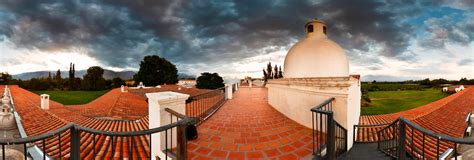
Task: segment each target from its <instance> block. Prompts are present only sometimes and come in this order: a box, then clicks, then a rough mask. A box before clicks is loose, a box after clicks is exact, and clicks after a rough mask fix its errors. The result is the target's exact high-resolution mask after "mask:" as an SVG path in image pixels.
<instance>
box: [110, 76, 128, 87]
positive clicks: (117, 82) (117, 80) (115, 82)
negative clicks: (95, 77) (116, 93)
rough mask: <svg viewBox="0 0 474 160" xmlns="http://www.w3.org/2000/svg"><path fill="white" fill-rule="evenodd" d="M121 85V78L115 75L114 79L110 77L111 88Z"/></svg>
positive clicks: (122, 82) (122, 81)
mask: <svg viewBox="0 0 474 160" xmlns="http://www.w3.org/2000/svg"><path fill="white" fill-rule="evenodd" d="M122 85H125V81H124V80H123V79H122V78H120V77H115V78H114V79H112V88H118V87H121V86H122Z"/></svg>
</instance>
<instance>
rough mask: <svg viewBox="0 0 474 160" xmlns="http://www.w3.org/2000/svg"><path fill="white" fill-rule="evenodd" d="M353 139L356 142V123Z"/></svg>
mask: <svg viewBox="0 0 474 160" xmlns="http://www.w3.org/2000/svg"><path fill="white" fill-rule="evenodd" d="M352 141H353V142H356V126H355V125H354V130H352Z"/></svg>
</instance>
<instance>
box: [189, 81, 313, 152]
mask: <svg viewBox="0 0 474 160" xmlns="http://www.w3.org/2000/svg"><path fill="white" fill-rule="evenodd" d="M198 133H199V138H198V139H197V140H194V141H191V142H190V143H189V144H188V152H189V157H188V158H189V159H301V158H310V156H311V148H312V143H311V140H312V137H311V134H312V132H311V129H309V128H306V127H304V126H302V125H299V124H297V123H296V122H294V121H292V120H290V119H289V118H287V117H285V116H284V115H283V114H281V113H279V112H278V111H277V110H275V109H274V108H273V107H272V106H270V105H269V104H268V102H267V89H265V88H240V89H239V91H237V92H235V94H234V99H232V100H229V101H227V102H226V104H224V106H223V107H222V108H221V109H220V110H219V111H217V112H216V113H215V115H213V116H212V117H211V118H209V119H208V120H207V121H206V122H204V123H203V124H201V125H200V126H198Z"/></svg>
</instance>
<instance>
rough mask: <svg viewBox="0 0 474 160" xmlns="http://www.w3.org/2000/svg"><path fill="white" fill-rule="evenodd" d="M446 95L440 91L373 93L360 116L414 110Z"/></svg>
mask: <svg viewBox="0 0 474 160" xmlns="http://www.w3.org/2000/svg"><path fill="white" fill-rule="evenodd" d="M446 96H448V94H445V93H442V92H441V90H440V89H425V90H407V91H373V92H369V97H370V100H371V101H372V102H371V103H370V105H369V106H368V107H362V115H373V114H386V113H395V112H399V111H404V110H408V109H412V108H416V107H419V106H422V105H425V104H428V103H431V102H433V101H436V100H438V99H441V98H443V97H446Z"/></svg>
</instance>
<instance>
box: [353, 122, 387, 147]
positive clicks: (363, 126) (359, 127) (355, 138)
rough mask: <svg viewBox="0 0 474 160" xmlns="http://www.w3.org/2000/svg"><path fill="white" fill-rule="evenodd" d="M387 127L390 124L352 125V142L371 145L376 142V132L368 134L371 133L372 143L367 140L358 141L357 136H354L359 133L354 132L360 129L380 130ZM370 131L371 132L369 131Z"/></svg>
mask: <svg viewBox="0 0 474 160" xmlns="http://www.w3.org/2000/svg"><path fill="white" fill-rule="evenodd" d="M387 125H390V123H384V124H356V125H354V127H353V132H352V140H353V142H358V143H373V142H377V140H376V139H375V138H374V137H378V133H377V132H378V131H375V133H374V132H370V133H373V134H372V136H373V137H372V138H373V139H374V140H373V141H371V140H368V141H364V140H358V138H359V136H356V134H360V133H359V130H357V131H356V129H361V128H381V129H380V130H382V129H383V128H382V127H384V128H385V127H386V126H387ZM370 131H372V130H370ZM377 139H378V138H377Z"/></svg>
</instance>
